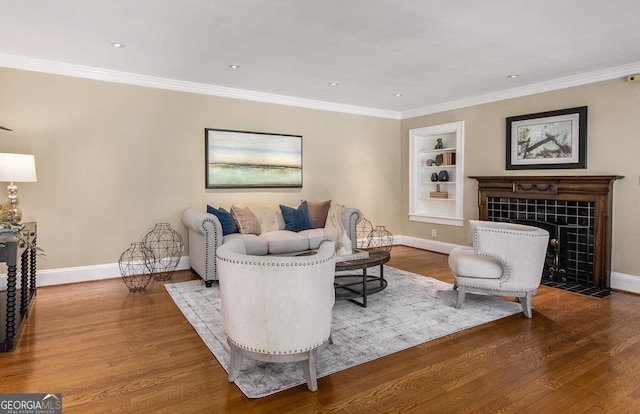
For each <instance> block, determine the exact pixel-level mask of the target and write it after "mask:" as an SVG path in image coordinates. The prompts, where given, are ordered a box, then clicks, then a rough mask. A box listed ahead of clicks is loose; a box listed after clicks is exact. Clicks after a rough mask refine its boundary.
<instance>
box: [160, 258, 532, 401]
mask: <svg viewBox="0 0 640 414" xmlns="http://www.w3.org/2000/svg"><path fill="white" fill-rule="evenodd" d="M370 270H373V269H370ZM376 270H377V268H376ZM384 272H385V273H384V275H385V279H387V281H388V286H387V288H386V289H385V290H383V291H382V292H379V293H376V294H374V295H371V296H368V303H367V305H368V307H367V308H362V307H360V306H358V305H356V304H354V303H352V302H349V301H345V300H339V301H336V304H335V306H334V309H333V326H332V336H333V344H330V345H328V346H327V347H326V348H325V350H324V351H323V352H321V353H320V355H319V357H318V365H317V367H318V377H324V376H326V375H330V374H332V373H334V372H338V371H341V370H343V369H347V368H350V367H353V366H355V365H359V364H362V363H364V362H368V361H371V360H374V359H376V358H380V357H382V356H385V355H389V354H392V353H395V352H398V351H402V350H404V349H407V348H410V347H412V346H415V345H418V344H421V343H424V342H427V341H430V340H432V339H435V338H440V337H442V336H445V335H449V334H451V333H454V332H457V331H461V330H463V329H467V328H470V327H472V326H477V325H481V324H483V323H487V322H490V321H493V320H496V319H500V318H504V317H506V316H510V315H513V314H516V313H519V312H521V311H522V307H521V306H520V304H518V303H516V302H510V301H507V300H504V299H500V298H496V297H492V296H484V295H474V294H467V296H466V298H465V302H464V305H463V307H462V309H455V308H454V303H455V298H456V292H454V291H453V290H452V286H451V285H450V284H448V283H444V282H441V281H438V280H435V279H431V278H428V277H425V276H421V275H416V274H414V273H410V272H406V271H404V270H400V269H396V268H393V267H389V266H385V268H384ZM369 273H370V274H373V273H374V272H373V271H371V272H369ZM165 287H166V289H167V291H168V292H169V294H170V295H171V297H172V298H173V300H174V301H175V302H176V304H177V305H178V307H179V308H180V310H181V311H182V313H184V315H185V316H186V318H187V320H188V321H189V322H190V323H191V324H192V325H193V327H194V328H195V330H196V331H197V332H198V334H199V335H200V337H201V338H202V340H203V341H204V343H205V344H206V345H207V346H208V347H209V349H210V350H211V352H212V353H213V355H214V356H215V357H216V358H217V359H218V361H219V362H220V364H221V365H222V366H223V367H224V369H225V370H227V371H228V366H229V345H228V344H227V338H226V335H225V333H224V330H223V328H222V315H221V311H220V295H219V290H218V287H217V284H214V286H213V287H211V288H205V286H204V283H203V282H202V281H201V280H197V281H190V282H182V283H174V284H166V285H165ZM300 384H306V382H305V380H304V376H303V370H302V364H301V363H299V362H298V363H264V362H257V361H250V360H247V359H244V360H243V362H242V368H241V369H240V375H239V376H238V379H237V380H236V385H237V386H238V387H239V388H240V389H241V390H242V392H243V393H244V394H245V395H246V396H247V397H249V398H259V397H264V396H266V395H269V394H273V393H276V392H278V391H282V390H284V389H287V388H291V387H295V386H297V385H300ZM305 386H306V385H305Z"/></svg>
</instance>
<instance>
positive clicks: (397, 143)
mask: <svg viewBox="0 0 640 414" xmlns="http://www.w3.org/2000/svg"><path fill="white" fill-rule="evenodd" d="M0 90H1V91H2V93H1V94H0V125H3V126H7V127H10V128H12V129H14V132H6V131H1V132H0V152H24V153H32V154H35V156H36V164H37V169H38V182H37V183H24V184H19V189H20V200H21V201H20V205H21V206H22V209H23V210H24V212H25V220H37V221H38V226H39V238H38V239H39V244H40V245H41V246H42V247H44V248H45V249H46V254H47V257H46V258H45V259H44V260H40V261H39V263H38V267H39V268H40V269H60V268H66V267H76V266H86V265H96V264H105V263H115V262H116V261H117V260H118V258H119V256H120V253H121V252H122V251H124V250H125V249H126V248H127V247H128V246H129V244H130V243H131V242H133V241H138V240H140V239H141V238H142V237H143V236H144V235H145V234H146V233H147V232H148V231H149V230H151V229H152V228H153V225H154V224H155V223H158V222H169V223H170V224H171V225H172V226H173V227H174V228H175V229H176V230H178V231H180V232H181V233H182V234H183V235H185V234H186V231H185V229H184V227H183V226H182V224H181V223H180V214H181V212H182V210H183V209H184V208H185V207H188V206H193V207H198V208H204V207H205V205H206V204H207V203H208V204H212V205H215V206H223V207H229V206H230V205H231V203H235V204H237V205H239V206H244V205H276V204H280V203H282V204H287V205H291V206H296V205H297V204H298V203H299V201H300V200H301V199H308V200H312V201H322V200H325V199H329V198H331V199H333V200H335V201H337V202H340V203H343V204H346V205H350V206H356V207H359V208H360V209H361V210H362V211H363V212H364V214H365V215H366V217H367V218H369V219H370V220H371V221H372V222H373V224H374V225H386V226H387V227H388V229H389V230H390V231H391V232H393V233H394V234H402V235H407V236H414V237H419V238H423V239H432V237H431V229H432V228H437V229H438V238H437V240H438V241H442V242H448V243H454V244H464V243H465V242H466V235H465V230H464V228H460V227H450V226H441V225H434V224H428V223H416V222H410V221H409V220H408V218H407V216H408V198H409V197H408V130H409V129H411V128H417V127H422V126H428V125H435V124H440V123H445V122H452V121H458V120H464V121H465V129H466V131H465V175H467V176H468V175H499V174H514V175H515V174H542V175H546V174H549V175H554V174H620V175H624V176H626V178H625V179H623V180H621V181H618V182H617V183H616V184H615V186H614V187H615V190H614V245H613V270H614V271H616V272H621V273H626V274H632V275H640V270H638V269H640V255H638V254H637V253H636V252H637V244H638V236H637V232H638V229H639V228H640V220H639V219H638V218H637V213H636V211H637V209H638V207H637V206H638V205H640V185H639V182H638V180H639V175H640V173H639V171H640V170H639V168H638V165H640V164H639V162H638V155H637V154H638V153H640V140H639V139H638V138H637V131H640V116H638V115H637V114H639V113H640V84H635V83H633V84H628V83H626V82H624V81H623V80H612V81H607V82H600V83H595V84H591V85H586V86H580V87H574V88H569V89H564V90H559V91H554V92H548V93H544V94H538V95H532V96H528V97H523V98H517V99H510V100H506V101H501V102H495V103H490V104H484V105H478V106H474V107H469V108H462V109H458V110H452V111H447V112H443V113H438V114H433V115H427V116H421V117H416V118H411V119H406V120H402V121H397V120H391V119H382V118H375V117H366V116H359V115H349V114H342V113H338V112H330V111H320V110H312V109H304V108H295V107H288V106H283V105H274V104H266V103H258V102H250V101H242V100H236V99H229V98H220V97H213V96H205V95H196V94H189V93H180V92H172V91H165V90H158V89H152V88H143V87H137V86H130V85H123V84H117V83H110V82H101V81H92V80H85V79H78V78H71V77H65V76H57V75H49V74H42V73H35V72H28V71H20V70H13V69H4V68H0ZM583 105H587V106H588V107H589V123H588V168H587V169H586V170H565V171H562V170H549V171H544V170H537V171H536V170H531V171H509V172H507V171H505V169H504V153H505V118H506V117H508V116H512V115H521V114H528V113H534V112H542V111H548V110H552V109H562V108H569V107H574V106H583ZM207 127H209V128H227V129H238V130H248V131H262V132H274V133H285V134H300V135H303V137H304V138H303V154H304V159H303V164H304V187H303V188H302V189H282V190H274V189H264V190H206V189H205V188H204V152H203V151H204V128H207ZM3 187H4V184H2V185H0V197H2V199H4V197H5V189H4V188H3ZM476 188H477V187H476V182H475V180H469V179H467V180H466V181H465V203H464V217H465V218H467V219H470V218H475V217H477V206H476Z"/></svg>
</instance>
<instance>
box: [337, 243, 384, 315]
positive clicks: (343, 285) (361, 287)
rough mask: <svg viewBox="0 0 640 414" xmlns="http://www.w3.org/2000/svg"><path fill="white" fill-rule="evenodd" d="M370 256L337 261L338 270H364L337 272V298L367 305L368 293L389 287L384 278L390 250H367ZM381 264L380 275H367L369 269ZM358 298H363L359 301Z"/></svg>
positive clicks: (363, 305) (364, 306)
mask: <svg viewBox="0 0 640 414" xmlns="http://www.w3.org/2000/svg"><path fill="white" fill-rule="evenodd" d="M367 251H368V252H369V257H368V258H366V259H356V260H345V261H342V262H336V272H344V271H349V270H362V273H361V274H360V273H356V274H351V273H350V274H336V278H335V282H334V284H333V286H334V287H335V290H336V299H348V300H349V301H351V302H353V303H355V304H358V305H360V306H362V307H363V308H366V307H367V295H371V294H374V293H377V292H380V291H381V290H383V289H384V288H386V287H387V281H386V280H385V279H384V266H383V265H384V264H385V263H387V262H388V261H389V259H390V258H391V255H390V254H389V252H387V251H384V250H378V249H371V250H367ZM375 266H380V275H379V276H375V275H367V269H368V268H370V267H375ZM356 298H362V299H361V301H357V300H356Z"/></svg>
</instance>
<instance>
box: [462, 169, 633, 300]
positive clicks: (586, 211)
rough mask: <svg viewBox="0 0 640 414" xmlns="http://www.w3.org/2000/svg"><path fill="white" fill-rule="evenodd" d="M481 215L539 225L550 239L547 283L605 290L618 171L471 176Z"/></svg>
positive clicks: (545, 279)
mask: <svg viewBox="0 0 640 414" xmlns="http://www.w3.org/2000/svg"><path fill="white" fill-rule="evenodd" d="M470 178H473V179H476V180H478V207H479V217H480V219H481V220H490V221H509V222H515V223H522V224H528V225H533V226H536V227H542V228H544V229H546V230H548V231H549V235H550V243H549V248H548V249H547V260H546V264H545V269H544V272H543V275H542V279H543V283H545V284H549V285H552V286H553V285H556V284H557V285H562V286H577V288H576V289H582V290H588V289H596V290H605V291H607V290H609V288H610V275H611V220H612V216H611V214H612V200H613V183H614V182H615V180H617V179H621V178H623V177H621V176H616V175H598V176H595V175H577V176H473V177H470Z"/></svg>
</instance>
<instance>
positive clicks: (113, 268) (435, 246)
mask: <svg viewBox="0 0 640 414" xmlns="http://www.w3.org/2000/svg"><path fill="white" fill-rule="evenodd" d="M393 244H394V245H395V244H401V245H404V246H409V247H415V248H418V249H424V250H430V251H433V252H438V253H444V254H449V252H451V249H453V248H454V247H461V246H460V245H457V244H452V243H444V242H441V241H436V240H428V239H421V238H418V237H412V236H393ZM185 269H189V256H182V257H181V258H180V262H179V263H178V267H177V268H176V270H185ZM116 277H120V268H119V266H118V263H107V264H101V265H94V266H78V267H68V268H64V269H49V270H39V271H38V276H37V279H38V286H53V285H64V284H68V283H78V282H89V281H93V280H102V279H113V278H116ZM6 288H7V275H6V273H5V274H0V291H2V290H6ZM611 288H612V289H614V290H620V291H625V292H630V293H638V294H640V275H637V276H635V275H628V274H624V273H620V272H611Z"/></svg>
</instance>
